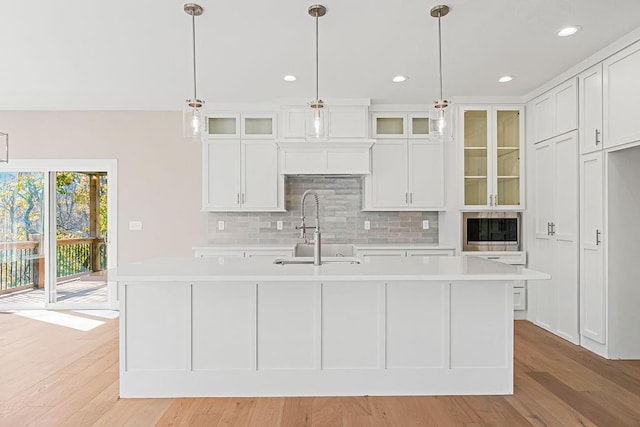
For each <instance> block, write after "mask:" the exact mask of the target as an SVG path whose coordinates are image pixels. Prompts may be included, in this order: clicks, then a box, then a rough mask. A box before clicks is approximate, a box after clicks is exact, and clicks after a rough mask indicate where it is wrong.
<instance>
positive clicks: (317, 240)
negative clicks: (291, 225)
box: [296, 190, 322, 265]
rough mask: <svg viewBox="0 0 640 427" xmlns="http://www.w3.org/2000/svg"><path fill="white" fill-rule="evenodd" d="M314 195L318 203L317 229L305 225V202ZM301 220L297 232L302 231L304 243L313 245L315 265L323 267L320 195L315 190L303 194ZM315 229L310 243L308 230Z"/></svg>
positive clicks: (301, 236) (301, 235)
mask: <svg viewBox="0 0 640 427" xmlns="http://www.w3.org/2000/svg"><path fill="white" fill-rule="evenodd" d="M309 195H312V196H313V199H314V200H315V202H316V225H315V227H312V226H308V225H306V224H305V223H304V218H305V217H304V202H305V201H306V199H307V196H309ZM300 217H301V218H300V219H301V223H300V225H299V226H297V227H296V230H300V238H301V239H302V241H303V242H304V243H313V265H321V264H322V260H321V259H320V202H319V200H318V193H316V192H315V191H314V190H307V191H305V192H304V193H303V194H302V199H301V201H300ZM308 228H313V240H312V241H311V242H309V239H308V238H307V229H308Z"/></svg>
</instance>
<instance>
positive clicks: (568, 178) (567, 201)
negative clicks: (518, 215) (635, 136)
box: [529, 132, 579, 344]
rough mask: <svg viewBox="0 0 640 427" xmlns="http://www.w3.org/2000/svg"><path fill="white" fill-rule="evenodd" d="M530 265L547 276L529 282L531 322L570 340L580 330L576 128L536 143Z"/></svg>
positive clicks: (575, 338)
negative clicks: (531, 298) (573, 130)
mask: <svg viewBox="0 0 640 427" xmlns="http://www.w3.org/2000/svg"><path fill="white" fill-rule="evenodd" d="M533 149H534V160H533V164H534V166H533V168H534V171H533V174H534V176H533V178H532V179H533V180H534V183H533V193H534V194H533V222H534V236H533V247H532V248H531V250H530V253H531V256H530V258H529V265H530V267H531V268H533V269H535V270H538V271H542V272H545V273H549V274H551V280H546V281H538V282H536V283H534V284H533V285H532V286H530V287H529V288H530V292H533V293H534V294H535V295H534V297H533V300H534V301H535V304H534V306H533V309H532V312H533V313H532V314H533V320H534V322H535V323H536V324H537V325H539V326H541V327H543V328H545V329H547V330H549V331H551V332H553V333H555V334H557V335H559V336H561V337H563V338H565V339H567V340H569V341H571V342H573V343H576V344H577V343H578V342H579V336H578V335H579V334H578V275H579V270H578V259H579V247H578V210H579V204H578V176H579V173H578V146H577V135H576V132H571V133H568V134H565V135H562V136H559V137H555V138H552V139H549V140H546V141H544V142H540V143H538V144H535V146H534V148H533Z"/></svg>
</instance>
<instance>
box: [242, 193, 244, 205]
mask: <svg viewBox="0 0 640 427" xmlns="http://www.w3.org/2000/svg"><path fill="white" fill-rule="evenodd" d="M242 204H243V205H244V193H242Z"/></svg>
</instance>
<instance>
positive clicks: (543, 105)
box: [529, 92, 554, 142]
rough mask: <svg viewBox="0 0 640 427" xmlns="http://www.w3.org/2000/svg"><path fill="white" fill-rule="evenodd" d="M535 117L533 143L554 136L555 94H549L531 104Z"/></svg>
mask: <svg viewBox="0 0 640 427" xmlns="http://www.w3.org/2000/svg"><path fill="white" fill-rule="evenodd" d="M529 107H530V110H531V114H532V115H533V120H532V122H533V129H532V133H533V141H534V142H540V141H544V140H547V139H549V138H551V137H552V136H553V119H554V117H553V115H554V111H553V110H554V108H553V107H554V105H553V94H552V93H551V92H547V93H545V94H543V95H541V96H539V97H538V98H536V99H534V100H533V101H531V103H530V104H529Z"/></svg>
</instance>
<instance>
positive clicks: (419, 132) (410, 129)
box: [371, 113, 429, 139]
mask: <svg viewBox="0 0 640 427" xmlns="http://www.w3.org/2000/svg"><path fill="white" fill-rule="evenodd" d="M371 126H372V131H371V137H372V138H376V139H382V138H427V137H428V136H429V116H428V115H427V114H425V113H372V114H371Z"/></svg>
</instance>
